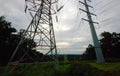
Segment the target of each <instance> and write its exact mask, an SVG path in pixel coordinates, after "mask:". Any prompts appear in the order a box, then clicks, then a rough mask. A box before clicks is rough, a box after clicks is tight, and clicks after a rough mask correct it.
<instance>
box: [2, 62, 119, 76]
mask: <svg viewBox="0 0 120 76" xmlns="http://www.w3.org/2000/svg"><path fill="white" fill-rule="evenodd" d="M2 71H3V68H0V74H2ZM8 76H120V62H114V63H113V62H111V63H106V64H99V63H96V62H95V61H79V62H78V61H74V62H69V63H64V62H60V64H59V67H58V69H56V67H55V66H54V63H53V62H46V63H39V64H20V65H19V66H17V67H16V68H15V69H14V71H13V72H11V73H9V74H8Z"/></svg>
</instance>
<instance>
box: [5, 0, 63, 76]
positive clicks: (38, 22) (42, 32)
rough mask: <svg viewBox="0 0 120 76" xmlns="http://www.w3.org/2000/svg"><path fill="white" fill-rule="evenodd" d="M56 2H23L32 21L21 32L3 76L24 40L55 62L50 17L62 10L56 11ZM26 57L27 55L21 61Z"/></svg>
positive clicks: (53, 36)
mask: <svg viewBox="0 0 120 76" xmlns="http://www.w3.org/2000/svg"><path fill="white" fill-rule="evenodd" d="M57 2H58V0H25V3H26V8H25V12H27V11H28V12H29V13H30V15H31V17H32V20H31V22H30V24H29V26H28V27H27V29H26V30H24V31H23V34H22V38H21V40H20V42H19V44H18V46H17V48H16V49H15V51H14V53H13V55H12V57H11V58H10V60H9V63H8V65H7V66H6V68H5V71H4V73H3V76H6V74H7V72H8V69H9V66H10V64H11V62H12V60H13V58H14V57H15V55H16V53H17V51H18V49H19V48H20V46H21V45H22V43H24V41H25V40H26V38H27V39H30V40H33V41H34V42H35V43H36V48H37V50H39V51H42V52H44V54H45V55H47V54H51V55H52V59H53V60H54V61H55V62H57V58H56V56H57V48H56V41H55V33H54V27H53V19H52V16H53V15H54V14H56V13H57V12H58V11H59V10H60V9H61V8H62V7H61V8H59V9H57ZM54 7H56V9H54ZM56 18H57V17H56ZM26 55H27V53H25V54H24V55H23V56H22V57H21V59H22V58H24V57H25V56H26Z"/></svg>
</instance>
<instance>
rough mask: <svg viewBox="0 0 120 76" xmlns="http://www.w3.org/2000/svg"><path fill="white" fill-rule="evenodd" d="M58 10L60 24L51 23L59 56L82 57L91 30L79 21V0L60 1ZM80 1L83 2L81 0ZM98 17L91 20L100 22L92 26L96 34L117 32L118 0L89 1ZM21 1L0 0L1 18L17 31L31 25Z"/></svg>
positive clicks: (119, 11) (82, 13) (23, 3)
mask: <svg viewBox="0 0 120 76" xmlns="http://www.w3.org/2000/svg"><path fill="white" fill-rule="evenodd" d="M59 1H60V2H59V7H60V6H62V5H64V8H63V9H62V10H61V11H60V12H59V13H58V19H59V22H58V23H57V22H55V21H54V29H55V35H56V41H57V47H58V51H59V53H64V54H81V53H83V52H84V51H85V48H86V47H87V46H88V45H89V44H93V43H92V37H91V32H90V28H89V25H88V23H87V22H85V21H83V20H81V18H86V19H87V17H86V14H85V13H84V12H82V11H80V10H79V8H82V9H85V8H84V5H82V4H80V3H78V1H79V0H59ZM81 1H83V0H81ZM91 1H92V2H89V4H90V5H91V6H94V9H90V11H91V12H93V13H95V14H97V17H93V20H94V21H96V22H99V25H95V28H96V31H97V35H98V37H99V38H100V36H99V35H100V33H101V32H104V31H108V32H118V33H120V17H119V16H120V10H119V9H120V0H91ZM24 8H25V1H24V0H0V16H5V17H6V19H7V20H8V21H10V22H12V26H13V27H15V28H17V29H23V28H26V27H27V26H28V25H29V23H30V17H29V15H26V14H25V12H24Z"/></svg>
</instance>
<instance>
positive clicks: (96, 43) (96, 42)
mask: <svg viewBox="0 0 120 76" xmlns="http://www.w3.org/2000/svg"><path fill="white" fill-rule="evenodd" d="M88 1H89V2H91V1H90V0H84V2H82V1H79V2H80V3H81V4H83V5H84V6H85V9H86V10H84V9H81V8H79V9H80V10H81V11H83V12H85V13H86V14H87V17H88V19H84V18H82V19H83V20H85V21H87V22H89V25H90V30H91V34H92V38H93V43H94V46H95V52H96V58H97V62H98V63H104V62H105V60H104V57H103V54H102V50H101V47H100V43H99V40H98V37H97V34H96V31H95V27H94V23H96V24H98V22H93V20H92V15H94V16H96V15H95V14H93V13H91V12H90V10H89V8H93V7H92V6H90V5H88V3H87V2H88Z"/></svg>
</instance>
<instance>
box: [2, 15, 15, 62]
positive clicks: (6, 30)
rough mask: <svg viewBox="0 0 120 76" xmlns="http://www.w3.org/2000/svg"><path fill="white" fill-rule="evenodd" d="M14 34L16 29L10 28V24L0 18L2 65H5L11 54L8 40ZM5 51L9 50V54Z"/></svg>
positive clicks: (3, 18)
mask: <svg viewBox="0 0 120 76" xmlns="http://www.w3.org/2000/svg"><path fill="white" fill-rule="evenodd" d="M14 32H16V29H15V28H12V27H11V23H10V22H8V21H6V20H5V17H4V16H1V17H0V63H3V64H4V63H6V62H7V60H8V58H9V56H10V54H11V49H10V46H9V40H10V38H11V34H12V33H14ZM8 46H9V47H8ZM7 50H10V52H9V53H8V52H7Z"/></svg>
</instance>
